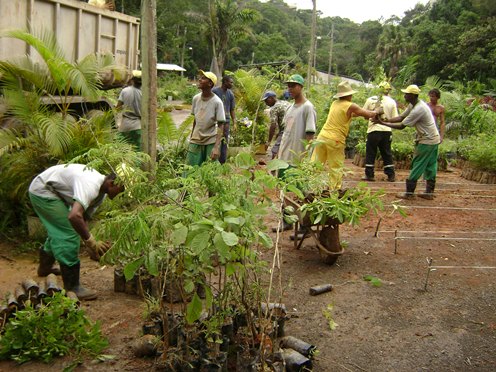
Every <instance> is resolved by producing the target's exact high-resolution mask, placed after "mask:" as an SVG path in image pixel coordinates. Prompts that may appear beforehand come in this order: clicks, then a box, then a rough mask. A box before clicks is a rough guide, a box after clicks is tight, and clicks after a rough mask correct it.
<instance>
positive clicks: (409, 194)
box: [397, 179, 417, 200]
mask: <svg viewBox="0 0 496 372" xmlns="http://www.w3.org/2000/svg"><path fill="white" fill-rule="evenodd" d="M416 187H417V181H412V180H408V179H407V180H406V192H405V193H403V194H398V195H397V197H398V198H401V199H407V200H411V199H413V198H414V197H415V194H414V193H415V188H416Z"/></svg>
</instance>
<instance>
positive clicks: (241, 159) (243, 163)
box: [234, 152, 256, 169]
mask: <svg viewBox="0 0 496 372" xmlns="http://www.w3.org/2000/svg"><path fill="white" fill-rule="evenodd" d="M234 163H235V164H236V167H238V168H241V169H248V168H251V167H253V166H254V165H255V164H256V162H255V159H253V157H252V156H251V154H250V153H247V152H242V153H239V154H238V155H236V157H235V158H234Z"/></svg>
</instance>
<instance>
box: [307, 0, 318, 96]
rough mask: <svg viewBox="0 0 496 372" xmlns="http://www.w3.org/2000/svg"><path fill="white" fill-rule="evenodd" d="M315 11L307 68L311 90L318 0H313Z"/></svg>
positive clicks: (308, 84) (308, 86)
mask: <svg viewBox="0 0 496 372" xmlns="http://www.w3.org/2000/svg"><path fill="white" fill-rule="evenodd" d="M312 3H313V13H312V32H311V35H310V52H309V53H308V70H307V89H308V90H310V87H311V85H312V64H313V63H312V62H313V53H314V50H315V29H316V26H317V0H312Z"/></svg>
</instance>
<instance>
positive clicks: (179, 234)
mask: <svg viewBox="0 0 496 372" xmlns="http://www.w3.org/2000/svg"><path fill="white" fill-rule="evenodd" d="M174 227H175V229H174V231H173V232H172V234H171V241H172V244H173V245H174V246H178V245H181V244H184V242H185V241H186V237H187V236H188V228H187V227H186V226H184V225H183V224H177V225H176V226H174Z"/></svg>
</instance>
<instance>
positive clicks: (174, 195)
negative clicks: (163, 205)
mask: <svg viewBox="0 0 496 372" xmlns="http://www.w3.org/2000/svg"><path fill="white" fill-rule="evenodd" d="M165 195H166V196H167V197H168V198H170V199H172V200H177V199H178V198H179V191H177V190H175V189H171V190H167V191H166V192H165Z"/></svg>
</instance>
